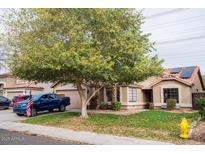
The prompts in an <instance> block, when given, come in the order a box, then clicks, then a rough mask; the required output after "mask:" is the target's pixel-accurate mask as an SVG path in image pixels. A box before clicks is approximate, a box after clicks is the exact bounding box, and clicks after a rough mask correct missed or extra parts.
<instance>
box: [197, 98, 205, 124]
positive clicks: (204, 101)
mask: <svg viewBox="0 0 205 154" xmlns="http://www.w3.org/2000/svg"><path fill="white" fill-rule="evenodd" d="M197 104H198V105H199V108H200V111H199V114H200V115H201V119H202V120H205V98H203V97H201V98H198V99H197Z"/></svg>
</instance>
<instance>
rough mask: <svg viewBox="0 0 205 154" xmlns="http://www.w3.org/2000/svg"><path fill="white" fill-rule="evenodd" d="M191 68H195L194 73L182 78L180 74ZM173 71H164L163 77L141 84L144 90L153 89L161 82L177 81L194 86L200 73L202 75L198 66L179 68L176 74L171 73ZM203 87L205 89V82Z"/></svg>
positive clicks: (150, 79)
mask: <svg viewBox="0 0 205 154" xmlns="http://www.w3.org/2000/svg"><path fill="white" fill-rule="evenodd" d="M191 67H193V72H192V73H191V75H190V77H187V78H182V77H181V76H180V74H181V73H182V72H183V71H184V70H186V69H187V68H191ZM172 69H173V68H167V69H165V70H164V73H163V75H162V76H161V77H151V78H148V79H147V80H145V81H143V82H140V83H139V84H141V85H142V86H143V89H151V88H152V86H154V85H156V84H158V83H160V82H161V81H167V80H176V81H178V82H181V83H184V84H186V85H188V86H192V85H193V83H194V79H195V78H196V77H197V75H198V73H200V69H199V67H198V66H189V67H180V68H179V70H180V71H179V72H175V73H172V72H171V70H172ZM200 75H201V74H200ZM202 86H203V87H204V85H203V82H202Z"/></svg>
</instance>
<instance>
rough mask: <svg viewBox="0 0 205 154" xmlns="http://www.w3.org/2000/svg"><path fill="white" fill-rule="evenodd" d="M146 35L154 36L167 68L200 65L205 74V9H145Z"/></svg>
mask: <svg viewBox="0 0 205 154" xmlns="http://www.w3.org/2000/svg"><path fill="white" fill-rule="evenodd" d="M143 14H144V16H145V23H144V25H143V27H142V29H143V31H144V33H151V34H152V35H151V37H150V39H151V40H152V41H155V42H156V45H155V48H156V52H154V53H156V54H158V55H159V57H160V58H162V59H164V63H163V66H164V67H169V68H170V67H181V66H193V65H199V66H200V68H201V71H202V73H203V74H205V9H177V8H176V9H144V11H143Z"/></svg>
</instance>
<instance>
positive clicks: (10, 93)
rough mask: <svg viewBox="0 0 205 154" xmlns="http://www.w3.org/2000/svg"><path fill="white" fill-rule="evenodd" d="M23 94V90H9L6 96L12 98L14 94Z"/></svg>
mask: <svg viewBox="0 0 205 154" xmlns="http://www.w3.org/2000/svg"><path fill="white" fill-rule="evenodd" d="M19 95H23V91H7V95H6V97H7V98H9V99H12V98H13V97H14V96H19Z"/></svg>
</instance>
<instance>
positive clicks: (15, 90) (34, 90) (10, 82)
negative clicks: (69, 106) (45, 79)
mask: <svg viewBox="0 0 205 154" xmlns="http://www.w3.org/2000/svg"><path fill="white" fill-rule="evenodd" d="M50 86H51V84H46V83H38V84H35V83H32V82H28V81H24V80H20V79H17V78H15V77H14V76H13V75H11V74H10V73H4V74H0V96H5V97H7V98H9V99H12V98H13V97H14V96H18V95H29V94H30V93H31V94H32V95H35V94H38V93H47V92H53V89H52V88H51V87H50Z"/></svg>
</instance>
